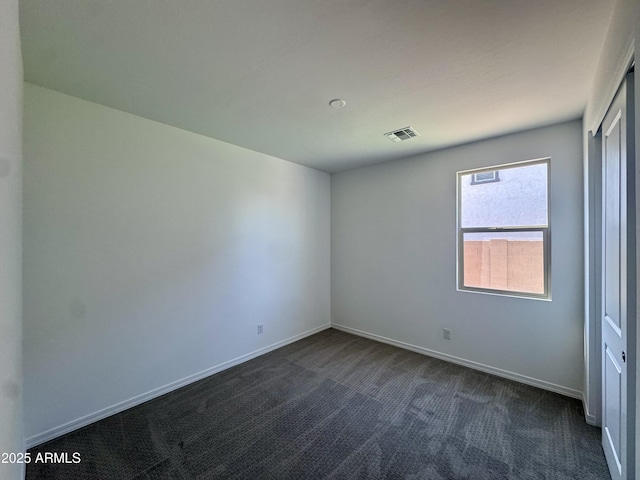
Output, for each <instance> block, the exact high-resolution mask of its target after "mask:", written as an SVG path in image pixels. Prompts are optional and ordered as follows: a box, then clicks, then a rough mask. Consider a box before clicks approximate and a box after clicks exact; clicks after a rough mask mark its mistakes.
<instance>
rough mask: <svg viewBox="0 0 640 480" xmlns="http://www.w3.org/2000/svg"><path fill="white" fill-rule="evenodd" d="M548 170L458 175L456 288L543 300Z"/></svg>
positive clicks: (535, 165)
mask: <svg viewBox="0 0 640 480" xmlns="http://www.w3.org/2000/svg"><path fill="white" fill-rule="evenodd" d="M548 168H549V162H548V160H543V161H535V162H528V163H519V164H514V165H505V166H501V167H493V168H492V169H491V170H489V169H482V170H476V171H470V172H461V173H459V174H458V181H459V185H458V187H459V188H458V192H459V212H458V215H459V216H458V228H459V240H458V241H459V243H460V245H459V248H460V250H459V255H458V261H459V288H461V289H467V290H487V291H493V292H494V293H495V292H497V293H500V292H503V293H512V292H513V293H518V294H525V295H528V296H537V297H546V296H548V291H547V290H548V282H547V273H548V268H549V267H548V260H547V259H548V257H549V255H548V238H549V232H548V230H549V202H548ZM483 180H484V181H483Z"/></svg>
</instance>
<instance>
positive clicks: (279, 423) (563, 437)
mask: <svg viewBox="0 0 640 480" xmlns="http://www.w3.org/2000/svg"><path fill="white" fill-rule="evenodd" d="M45 451H48V452H69V453H72V452H79V453H80V454H81V456H82V462H81V463H79V464H74V465H51V464H33V463H32V464H30V465H28V468H27V479H74V480H79V479H131V478H136V479H145V480H150V479H160V478H166V479H194V478H197V479H218V478H237V479H296V480H302V479H321V478H322V479H350V480H351V479H375V478H406V479H429V480H438V479H469V480H483V479H491V480H495V479H558V480H566V479H581V480H586V479H597V480H602V479H607V478H609V474H608V472H607V468H606V465H605V460H604V455H603V453H602V449H601V447H600V430H599V429H597V428H594V427H591V426H589V425H587V424H586V423H585V421H584V416H583V412H582V406H581V404H580V402H578V401H577V400H574V399H570V398H566V397H563V396H561V395H557V394H554V393H550V392H547V391H544V390H540V389H537V388H533V387H529V386H526V385H522V384H519V383H516V382H512V381H509V380H504V379H501V378H498V377H494V376H491V375H487V374H484V373H481V372H477V371H475V370H470V369H468V368H464V367H460V366H457V365H453V364H450V363H447V362H443V361H440V360H437V359H434V358H430V357H426V356H423V355H419V354H417V353H412V352H408V351H405V350H401V349H399V348H396V347H392V346H389V345H385V344H382V343H378V342H374V341H371V340H367V339H364V338H360V337H356V336H353V335H349V334H346V333H343V332H340V331H337V330H333V329H331V330H326V331H324V332H321V333H319V334H317V335H313V336H312V337H308V338H306V339H304V340H301V341H299V342H296V343H294V344H291V345H289V346H286V347H284V348H281V349H279V350H277V351H275V352H272V353H269V354H267V355H264V356H262V357H260V358H257V359H255V360H251V361H249V362H246V363H244V364H242V365H239V366H237V367H234V368H231V369H229V370H226V371H224V372H221V373H219V374H217V375H213V376H211V377H209V378H206V379H204V380H201V381H199V382H197V383H194V384H192V385H189V386H187V387H184V388H181V389H179V390H176V391H175V392H172V393H169V394H167V395H164V396H162V397H160V398H157V399H155V400H152V401H150V402H147V403H145V404H143V405H140V406H138V407H135V408H131V409H129V410H127V411H125V412H122V413H120V414H118V415H114V416H112V417H109V418H107V419H105V420H102V421H99V422H96V423H94V424H92V425H89V426H88V427H85V428H83V429H81V430H78V431H76V432H73V433H70V434H68V435H65V436H63V437H60V438H58V439H56V440H53V441H51V442H48V443H46V444H43V445H40V446H39V447H36V448H33V449H31V450H30V452H31V454H32V456H35V455H37V453H38V452H45Z"/></svg>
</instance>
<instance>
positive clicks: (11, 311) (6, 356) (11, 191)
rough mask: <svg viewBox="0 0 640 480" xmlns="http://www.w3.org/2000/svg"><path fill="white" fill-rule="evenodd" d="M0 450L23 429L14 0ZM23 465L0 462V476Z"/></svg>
mask: <svg viewBox="0 0 640 480" xmlns="http://www.w3.org/2000/svg"><path fill="white" fill-rule="evenodd" d="M0 65H1V67H0V453H3V452H6V453H11V452H12V453H19V452H22V451H23V449H24V442H23V434H22V397H23V396H22V56H21V53H20V31H19V26H18V1H17V0H6V1H2V2H0ZM22 475H23V469H22V465H19V464H7V463H0V477H1V478H6V479H14V478H21V477H22Z"/></svg>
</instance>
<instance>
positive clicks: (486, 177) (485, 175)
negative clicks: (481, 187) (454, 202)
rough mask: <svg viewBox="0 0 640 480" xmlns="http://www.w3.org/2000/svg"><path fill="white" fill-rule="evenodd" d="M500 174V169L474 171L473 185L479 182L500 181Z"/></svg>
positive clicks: (472, 176)
mask: <svg viewBox="0 0 640 480" xmlns="http://www.w3.org/2000/svg"><path fill="white" fill-rule="evenodd" d="M499 181H500V174H499V173H498V170H491V171H489V172H482V173H473V174H472V175H471V185H477V184H478V183H491V182H499Z"/></svg>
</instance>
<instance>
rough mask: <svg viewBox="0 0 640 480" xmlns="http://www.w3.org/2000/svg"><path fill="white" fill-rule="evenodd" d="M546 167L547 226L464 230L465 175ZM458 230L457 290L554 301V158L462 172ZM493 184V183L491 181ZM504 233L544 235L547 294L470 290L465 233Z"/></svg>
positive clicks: (480, 288) (489, 289)
mask: <svg viewBox="0 0 640 480" xmlns="http://www.w3.org/2000/svg"><path fill="white" fill-rule="evenodd" d="M537 164H546V165H547V225H521V226H517V227H490V226H487V227H474V228H462V227H461V225H460V222H461V220H462V183H461V182H462V177H463V176H464V175H474V176H475V174H478V173H484V172H489V171H496V172H497V171H498V170H504V169H508V168H516V167H523V166H529V165H537ZM456 176H457V178H456V197H457V199H456V229H457V243H458V245H457V253H456V264H457V275H456V283H457V290H458V291H460V292H473V293H483V294H489V295H499V296H507V297H517V298H531V299H538V300H551V158H549V157H546V158H537V159H534V160H524V161H520V162H511V163H505V164H501V165H492V166H489V167H482V168H474V169H471V170H462V171H459V172H457V173H456ZM487 183H489V182H487ZM476 185H477V186H478V187H481V186H482V183H475V184H473V185H471V186H472V187H474V188H475V187H476ZM476 232H478V233H500V232H541V233H542V242H543V243H542V245H543V246H542V248H543V253H542V255H543V262H544V274H543V280H544V292H543V293H541V294H539V293H529V292H519V291H514V290H498V289H493V288H486V287H469V286H465V285H464V241H463V239H464V234H465V233H476Z"/></svg>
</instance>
